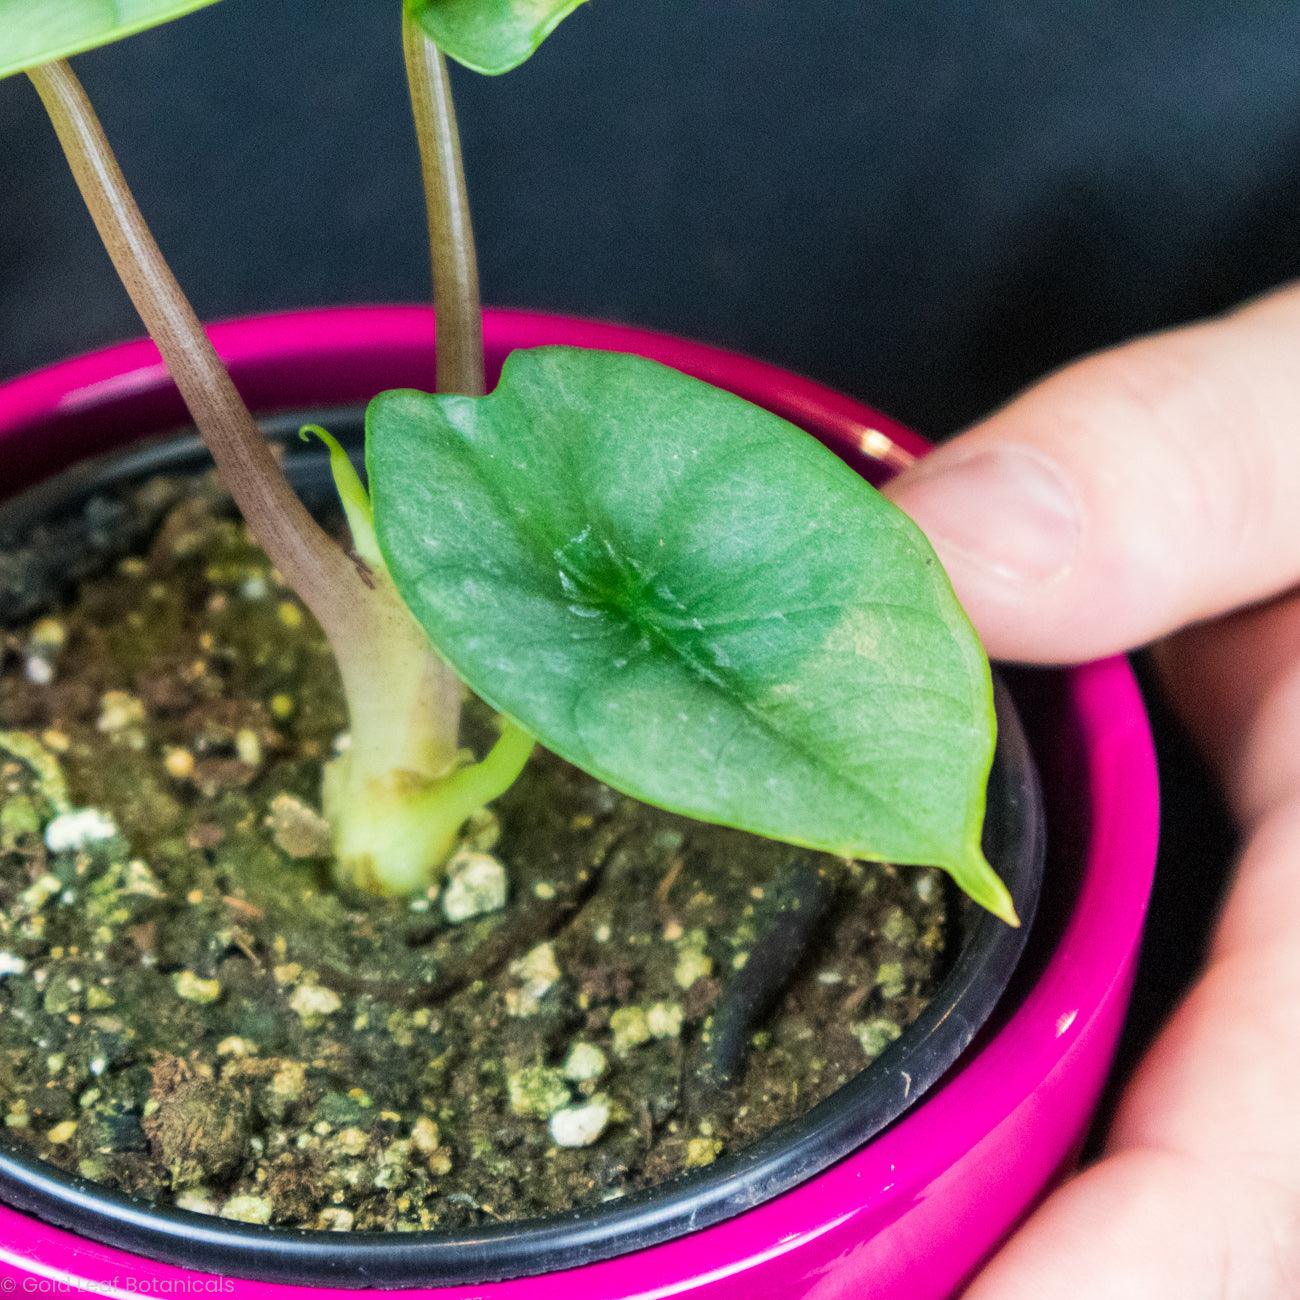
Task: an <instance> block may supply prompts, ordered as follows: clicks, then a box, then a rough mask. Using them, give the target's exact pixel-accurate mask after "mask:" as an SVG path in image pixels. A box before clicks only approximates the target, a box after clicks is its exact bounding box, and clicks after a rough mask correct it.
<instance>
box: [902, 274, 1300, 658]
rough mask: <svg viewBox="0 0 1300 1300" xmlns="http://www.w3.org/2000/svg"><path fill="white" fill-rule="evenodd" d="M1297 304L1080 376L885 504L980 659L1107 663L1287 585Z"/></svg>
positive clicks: (1257, 309) (1136, 349)
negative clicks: (1104, 658) (944, 571)
mask: <svg viewBox="0 0 1300 1300" xmlns="http://www.w3.org/2000/svg"><path fill="white" fill-rule="evenodd" d="M1297 357H1300V288H1295V287H1292V288H1288V289H1287V290H1284V291H1282V292H1280V293H1277V294H1274V295H1272V296H1271V297H1269V298H1266V299H1264V300H1262V301H1260V302H1258V303H1255V304H1253V305H1251V306H1250V307H1248V308H1246V309H1244V310H1242V311H1240V312H1237V313H1235V314H1233V315H1231V316H1227V317H1224V318H1222V319H1219V320H1214V321H1210V322H1207V323H1204V324H1200V325H1195V326H1190V327H1188V328H1185V329H1182V330H1177V331H1174V332H1172V333H1168V334H1164V335H1158V336H1154V337H1151V338H1148V339H1144V340H1142V341H1140V342H1137V343H1132V344H1129V345H1127V346H1125V347H1122V348H1117V349H1115V350H1113V351H1111V352H1106V353H1103V354H1100V355H1098V356H1096V357H1092V358H1089V359H1088V360H1085V361H1082V362H1079V363H1078V364H1076V365H1073V366H1071V367H1069V368H1067V369H1066V370H1064V371H1062V372H1061V373H1059V374H1058V375H1056V376H1054V377H1053V378H1051V379H1048V380H1047V381H1045V382H1044V383H1042V384H1040V385H1039V386H1037V387H1036V388H1033V389H1031V390H1030V391H1029V392H1028V393H1026V394H1025V395H1024V396H1022V397H1020V398H1019V399H1017V400H1016V401H1015V402H1013V403H1012V404H1011V405H1010V406H1009V407H1007V408H1006V409H1005V410H1003V411H1001V412H999V413H998V414H996V415H994V416H993V417H991V418H990V419H989V420H987V421H985V422H984V423H983V424H981V425H980V426H978V427H977V428H975V429H973V430H971V431H970V432H968V433H966V434H964V435H962V436H961V437H959V438H957V439H955V440H953V441H952V442H950V443H948V444H946V445H945V446H943V447H941V448H940V449H939V450H937V451H935V452H934V453H932V454H931V455H930V456H927V457H926V458H925V460H924V461H922V462H921V463H920V464H919V465H917V466H916V467H915V468H913V469H912V470H909V471H908V472H907V473H906V474H904V475H903V476H901V477H900V478H899V479H898V480H897V481H896V482H895V483H894V484H893V485H891V487H890V489H889V491H890V494H891V495H892V496H893V498H894V499H895V500H896V501H897V502H898V504H899V505H900V506H902V507H903V509H904V510H906V511H908V512H909V513H910V514H911V515H912V516H913V517H914V518H915V519H916V521H917V522H918V523H919V524H920V525H921V527H922V528H923V529H924V530H925V531H926V533H927V534H928V535H929V536H930V539H931V540H932V541H933V543H934V544H935V547H936V549H937V550H938V552H939V555H940V557H941V558H942V560H943V561H944V564H945V566H946V567H947V568H948V571H949V573H950V574H951V575H952V578H953V582H954V585H955V586H956V588H957V592H958V595H959V596H960V597H961V599H962V602H963V604H964V605H965V606H966V608H967V610H968V611H969V613H970V614H971V616H972V618H973V620H974V622H975V624H976V626H977V627H978V628H979V630H980V632H981V633H982V635H983V637H984V639H985V642H986V644H987V645H988V647H989V650H990V652H991V653H992V654H994V655H995V656H997V657H1001V658H1009V659H1021V660H1031V661H1037V662H1053V663H1059V662H1068V661H1071V660H1081V659H1088V658H1093V657H1096V656H1098V655H1104V654H1109V653H1112V652H1115V651H1118V650H1124V649H1128V648H1131V647H1133V646H1137V645H1141V644H1144V643H1146V642H1148V641H1151V640H1154V639H1155V638H1157V637H1159V636H1161V635H1163V634H1165V633H1167V632H1169V631H1171V630H1173V629H1175V628H1178V627H1182V626H1185V625H1187V624H1189V623H1193V622H1196V621H1197V620H1200V619H1204V618H1207V617H1209V616H1211V615H1215V614H1220V613H1222V612H1224V611H1225V610H1229V609H1234V608H1237V607H1240V606H1242V605H1245V604H1248V603H1250V602H1253V601H1257V600H1260V599H1263V598H1265V597H1268V596H1271V595H1273V594H1275V593H1277V592H1279V591H1281V590H1284V589H1285V588H1286V587H1288V586H1291V585H1292V584H1294V583H1295V582H1296V581H1297V580H1300V436H1297V432H1296V430H1297V429H1298V428H1300V364H1297Z"/></svg>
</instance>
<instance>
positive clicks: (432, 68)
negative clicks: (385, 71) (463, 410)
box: [402, 5, 485, 397]
mask: <svg viewBox="0 0 1300 1300" xmlns="http://www.w3.org/2000/svg"><path fill="white" fill-rule="evenodd" d="M402 49H403V52H404V53H405V56H406V78H407V83H408V85H409V87H410V91H411V110H412V113H413V114H414V117H415V134H416V139H417V140H418V142H419V146H420V165H421V168H422V170H423V173H424V198H425V207H426V210H427V213H428V220H429V250H430V255H431V258H432V262H433V294H434V306H435V310H436V311H437V316H438V391H439V392H442V393H464V394H465V395H466V396H468V397H481V396H482V395H483V391H484V387H485V384H484V375H483V312H482V307H481V304H480V300H479V284H478V256H477V254H476V252H475V249H474V225H473V221H472V219H471V217H470V209H469V194H468V191H467V190H466V187H465V168H464V164H463V163H462V161H461V155H460V132H459V130H458V128H457V126H456V107H455V104H454V103H453V101H452V95H451V79H450V77H449V76H448V74H447V62H446V60H445V59H444V58H443V57H442V53H441V51H440V50H439V49H438V47H437V46H436V45H434V43H433V42H432V41H431V40H429V38H428V37H427V36H426V35H425V33H424V31H423V29H422V28H421V27H420V25H419V23H417V22H416V21H415V19H414V18H412V17H411V14H410V13H409V12H408V11H407V9H406V6H405V5H403V7H402Z"/></svg>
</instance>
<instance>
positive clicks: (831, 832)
mask: <svg viewBox="0 0 1300 1300" xmlns="http://www.w3.org/2000/svg"><path fill="white" fill-rule="evenodd" d="M207 2H209V0H192V2H191V3H170V4H169V3H162V2H154V3H150V2H149V0H122V2H121V3H118V4H109V5H102V4H95V3H90V0H45V3H43V4H41V5H32V4H26V3H20V0H0V40H2V41H3V42H4V43H3V44H2V45H0V70H4V71H9V72H13V71H27V72H29V74H30V75H31V77H32V80H33V82H34V83H35V85H36V87H37V89H38V91H39V92H40V94H41V97H42V99H43V101H44V102H45V104H46V107H47V109H48V110H49V113H50V116H51V119H52V121H53V122H54V125H55V127H56V130H57V131H58V134H59V138H60V140H61V142H62V143H63V145H64V148H65V151H66V152H67V154H68V157H69V160H70V162H71V164H72V167H73V170H74V173H75V174H76V176H77V179H78V182H79V184H80V186H81V189H82V192H83V194H84V195H85V197H86V201H87V204H88V206H89V208H90V210H91V213H92V215H93V216H94V218H95V220H96V223H97V225H98V227H99V229H100V233H101V235H102V236H103V238H104V242H105V245H106V247H107V248H108V250H109V252H110V254H111V255H112V256H113V259H114V262H115V264H116V265H117V267H118V269H119V271H120V273H121V275H122V278H123V280H124V282H125V283H126V285H127V287H128V289H129V290H130V292H131V295H132V298H133V300H134V301H135V303H136V305H137V307H138V308H139V310H140V313H141V316H142V317H143V318H144V320H145V322H146V324H147V326H148V327H149V329H150V332H151V334H153V336H154V338H155V340H156V341H157V342H158V345H159V347H160V349H161V351H162V353H163V356H164V358H165V359H166V360H167V362H168V364H169V365H170V367H171V369H172V372H173V374H174V375H175V377H176V380H177V383H178V385H179V386H180V388H181V391H182V393H183V394H184V396H185V398H186V400H187V402H188V404H189V406H190V410H191V412H192V413H193V415H194V418H195V422H196V424H197V425H198V427H199V430H200V432H201V433H202V434H203V436H204V437H205V439H206V440H207V442H208V445H209V446H210V447H211V449H212V451H213V454H214V457H215V458H216V460H217V463H218V467H219V468H220V469H221V471H222V473H223V476H224V478H225V480H226V482H227V484H228V486H229V487H230V489H231V491H232V494H233V496H234V497H235V500H236V503H237V504H238V505H239V507H240V509H241V510H242V511H243V512H244V514H245V516H246V517H247V518H248V520H249V523H250V525H251V526H252V528H253V530H254V532H255V533H256V535H257V537H258V538H259V540H260V541H261V542H262V544H263V545H264V546H265V547H266V549H267V551H268V553H269V554H270V555H271V558H272V559H273V560H274V561H275V563H276V564H277V565H278V567H279V568H280V570H281V571H282V572H283V573H284V575H285V577H286V578H287V579H288V581H289V582H290V583H291V584H292V585H293V586H294V588H295V589H296V590H297V591H298V592H299V594H300V595H301V596H302V597H303V599H304V600H305V601H306V603H307V604H308V605H309V607H310V608H311V609H312V611H313V613H315V615H316V616H317V618H318V619H319V621H320V623H321V625H322V627H323V628H324V630H325V633H326V635H327V636H328V637H329V639H330V642H331V644H332V646H333V648H334V650H335V653H336V656H337V658H338V662H339V668H340V672H341V675H342V679H343V684H344V689H345V693H346V695H347V700H348V707H349V714H350V719H351V732H352V744H351V746H350V748H349V749H348V750H347V752H346V753H345V754H344V755H343V756H341V757H340V758H338V759H336V760H335V761H334V762H332V763H331V764H329V765H328V767H327V770H326V773H325V779H324V790H323V802H324V807H325V812H326V814H327V816H328V817H329V819H330V821H331V823H332V825H333V828H334V837H335V847H336V850H337V854H338V859H339V869H340V875H341V877H342V879H344V880H345V881H347V882H348V883H350V884H353V885H356V886H360V887H364V888H371V889H377V890H381V891H385V892H394V893H400V892H406V891H412V890H416V889H419V888H422V887H423V886H424V885H425V884H427V882H428V881H429V879H430V878H431V877H433V876H434V875H435V874H436V872H437V871H438V869H439V868H440V866H441V864H442V863H443V861H445V859H446V857H447V856H448V854H449V853H450V852H451V851H452V849H453V848H454V846H455V843H456V839H457V834H458V831H459V829H460V827H461V825H462V823H463V822H464V820H465V819H466V818H467V817H468V816H469V815H471V814H472V813H473V812H474V811H475V810H476V809H477V808H479V807H481V806H482V805H483V804H484V803H485V802H487V801H489V800H490V799H492V798H494V797H496V795H498V794H499V793H501V791H502V790H504V789H505V788H506V787H507V786H508V785H509V784H510V783H511V781H513V780H514V778H515V777H516V776H517V774H518V773H519V771H520V770H521V769H522V767H523V765H524V763H525V762H526V760H527V757H528V754H529V752H530V750H531V748H532V745H533V737H536V738H537V739H539V740H540V741H541V743H543V744H545V745H546V746H548V747H549V748H551V749H553V750H554V751H555V752H557V753H559V754H560V755H562V756H563V757H565V758H567V759H569V760H570V761H572V762H573V763H575V764H577V765H579V766H581V767H583V768H585V769H586V770H587V771H589V772H591V773H592V774H594V775H595V776H597V777H600V778H602V779H604V780H606V781H608V782H609V783H611V784H612V785H614V786H617V787H618V788H620V789H622V790H625V791H627V792H628V793H630V794H633V795H635V796H637V797H640V798H642V799H645V800H647V801H649V802H653V803H657V804H660V805H663V806H665V807H667V808H670V809H673V810H675V811H678V812H682V813H686V814H689V815H691V816H694V817H697V818H701V819H704V820H708V821H715V822H720V823H723V824H727V825H732V826H737V827H740V828H743V829H745V830H748V831H752V832H754V833H757V834H760V835H766V836H770V837H772V838H776V839H781V840H785V841H788V842H790V843H794V844H799V845H804V846H808V847H811V848H816V849H822V850H826V851H829V852H833V853H838V854H842V855H846V856H852V857H859V858H869V859H887V860H891V861H895V862H899V863H919V864H928V865H935V866H940V867H943V868H945V869H946V870H948V871H949V872H950V873H951V874H952V875H953V877H954V878H955V879H956V881H957V882H958V884H959V885H960V886H961V887H962V888H963V889H965V890H966V891H967V892H968V893H969V894H971V896H972V897H974V898H975V899H976V900H977V901H979V902H980V903H981V904H983V905H984V906H985V907H987V908H989V909H990V910H992V911H994V912H996V913H997V914H998V915H999V916H1002V917H1003V918H1005V919H1006V920H1008V921H1010V922H1012V923H1014V922H1015V911H1014V908H1013V906H1012V902H1011V899H1010V896H1009V895H1008V893H1007V891H1006V889H1005V887H1004V886H1003V884H1002V882H1001V881H1000V880H999V879H998V877H997V875H996V874H995V873H994V871H993V870H992V868H991V867H990V866H989V864H988V863H987V862H986V861H985V859H984V856H983V853H982V851H981V848H980V833H981V827H982V823H983V815H984V798H985V784H986V782H987V778H988V773H989V766H990V763H991V760H992V753H993V744H994V736H995V719H994V713H993V706H992V691H991V684H990V675H989V667H988V662H987V659H986V657H985V655H984V652H983V650H982V649H981V647H980V645H979V642H978V640H977V639H976V637H975V634H974V632H973V630H972V629H971V627H970V624H969V623H968V621H967V620H966V618H965V616H964V614H963V613H962V611H961V609H960V607H959V606H958V604H957V602H956V599H955V597H954V595H953V593H952V590H951V587H950V586H949V584H948V581H947V578H946V577H945V575H944V574H943V572H942V570H941V568H940V567H939V564H938V561H937V560H936V558H935V556H934V553H933V551H932V550H931V549H930V547H929V545H928V544H927V543H926V541H925V539H924V538H923V537H922V535H921V534H920V533H919V531H918V530H917V529H916V528H915V527H914V526H913V525H912V524H911V523H910V521H909V520H907V518H906V517H905V516H903V515H902V514H901V513H900V512H899V511H898V510H897V509H896V508H895V507H893V506H892V505H891V504H890V503H889V502H888V501H886V500H885V498H883V497H882V496H880V495H879V494H878V493H877V492H875V491H874V490H873V489H872V488H870V487H869V486H868V485H867V484H866V483H865V482H863V481H862V480H861V479H860V478H859V477H858V476H857V475H855V474H854V473H853V472H852V471H851V470H849V469H848V468H847V467H846V466H844V465H843V464H842V463H841V462H839V461H838V460H837V459H836V458H835V457H834V456H833V455H831V453H829V452H828V451H826V450H825V449H824V448H822V447H821V446H820V445H819V444H817V443H816V442H815V441H813V440H812V439H811V438H809V437H808V436H807V435H805V434H804V433H802V432H801V431H799V430H798V429H796V428H794V427H793V426H791V425H789V424H787V423H786V422H784V421H782V420H780V419H779V418H777V417H776V416H774V415H771V414H770V413H768V412H766V411H763V410H761V409H759V408H757V407H755V406H753V405H751V404H749V403H747V402H745V401H743V400H741V399H740V398H737V397H735V396H732V395H730V394H727V393H724V392H721V391H720V390H717V389H715V388H712V387H710V386H709V385H707V384H704V383H701V382H699V381H697V380H694V379H690V378H687V377H686V376H684V375H681V374H678V373H676V372H675V371H672V370H668V369H666V368H664V367H662V366H659V365H656V364H653V363H651V362H648V361H644V360H641V359H638V358H635V357H627V356H621V355H617V354H609V353H597V352H588V351H582V350H579V349H542V350H538V351H532V352H520V353H516V354H514V355H513V356H512V357H511V358H510V359H509V360H508V361H507V364H506V367H505V371H504V374H503V376H502V379H501V382H500V384H499V386H498V387H497V389H496V390H495V391H494V392H493V393H492V394H491V395H489V396H483V391H484V383H483V379H484V376H483V349H482V333H481V317H480V311H479V301H478V279H477V269H476V262H475V256H474V244H473V234H472V228H471V223H470V214H469V204H468V200H467V198H466V193H465V183H464V175H463V168H462V163H461V157H460V148H459V140H458V135H457V129H456V119H455V112H454V108H453V105H452V99H451V85H450V81H449V78H448V75H447V69H446V65H445V62H444V60H443V54H442V51H445V52H446V53H447V54H448V55H450V56H451V57H453V58H455V59H457V60H458V61H460V62H461V63H463V64H465V65H466V66H468V67H470V68H474V69H477V70H480V71H484V72H491V73H496V72H503V71H506V70H508V69H509V68H511V67H514V66H516V65H517V64H519V63H521V62H523V61H524V60H525V59H527V58H528V57H529V56H530V55H531V54H532V53H533V51H535V50H536V49H537V47H538V46H539V45H540V43H541V42H542V41H543V40H544V39H545V38H546V36H547V35H548V34H549V33H550V32H551V31H553V30H554V28H555V27H556V25H557V24H558V23H559V22H560V21H561V20H562V19H563V18H564V17H565V16H566V15H568V14H569V13H571V12H572V11H573V10H574V9H576V8H577V7H578V4H579V3H581V0H403V8H402V25H403V42H404V50H405V56H406V66H407V72H408V78H409V82H410V89H411V99H412V106H413V110H414V115H415V122H416V129H417V135H418V138H419V144H420V155H421V162H422V166H423V170H424V177H425V190H426V197H427V201H428V202H427V206H428V217H429V231H430V240H431V250H432V260H433V272H434V282H435V297H436V299H437V306H438V317H439V322H438V357H437V379H438V385H437V386H438V388H439V389H440V390H441V392H440V394H439V395H430V394H426V393H418V392H413V391H401V392H392V393H385V394H382V395H380V396H379V397H377V398H376V399H375V400H374V402H373V403H372V404H371V407H370V410H369V412H368V416H367V463H368V468H369V472H370V478H371V484H372V491H373V500H372V497H371V496H370V495H368V493H367V490H366V488H365V486H364V485H363V484H362V483H361V481H360V479H359V478H358V477H357V475H356V472H355V470H354V469H353V468H352V466H351V464H350V462H349V461H348V459H347V456H346V454H345V453H344V452H343V450H342V449H341V448H340V447H339V446H338V445H337V444H336V443H335V442H334V441H333V440H332V439H331V438H330V437H329V435H328V434H327V433H325V431H324V430H315V431H314V432H315V433H316V434H318V435H319V436H320V437H321V438H322V439H323V440H324V441H325V442H326V443H327V445H328V446H329V449H330V456H331V463H332V465H333V467H334V472H335V478H336V482H337V483H338V486H339V492H340V496H341V498H342V500H343V504H344V507H345V511H346V513H347V516H348V521H349V524H350V527H351V531H352V541H353V550H352V553H351V554H348V553H345V552H344V551H343V550H342V549H341V548H339V547H338V546H337V545H336V544H335V543H334V542H333V541H332V540H330V539H329V538H328V537H326V535H325V534H324V533H323V532H322V531H321V529H320V528H319V526H318V525H317V524H316V523H315V522H314V521H313V520H312V519H311V517H310V516H309V515H308V514H307V512H306V511H305V510H304V509H303V507H302V505H301V503H300V502H299V501H298V499H297V498H296V496H294V494H293V492H292V490H291V489H290V488H289V485H288V483H287V481H286V480H285V479H284V476H283V473H282V472H281V470H280V468H279V466H278V464H277V463H276V461H275V459H274V457H273V456H272V455H271V454H270V452H269V451H268V449H267V447H266V445H265V443H264V442H263V440H262V438H261V436H260V434H259V433H258V431H257V429H256V426H255V424H254V422H253V420H252V418H251V416H250V415H249V413H248V411H247V410H246V409H245V408H244V406H243V403H242V402H241V401H240V400H239V397H238V395H237V394H236V393H235V390H234V386H233V384H231V382H230V379H229V376H228V375H227V374H226V372H225V370H224V368H223V367H222V366H221V363H220V361H219V360H218V358H217V357H216V354H215V353H214V352H213V350H212V348H211V346H210V345H209V344H208V342H207V340H206V337H205V336H204V334H203V331H202V328H201V326H200V325H199V322H198V320H197V318H196V317H195V316H194V313H193V312H192V311H191V310H190V308H189V304H188V303H187V302H186V301H185V298H184V296H183V295H182V294H181V291H180V289H179V286H177V284H176V282H175V280H174V279H173V278H172V276H171V273H170V271H169V270H168V269H167V267H166V264H165V262H164V261H163V259H162V255H161V253H160V252H159V251H158V249H157V246H156V245H155V244H154V242H153V239H152V237H151V236H150V234H149V232H148V229H147V227H146V226H145V223H144V220H143V218H142V217H141V215H140V213H139V210H138V209H137V208H136V206H135V203H134V200H133V199H132V198H131V195H130V192H129V190H128V189H127V186H126V182H125V180H124V179H123V177H122V175H121V172H120V170H119V169H118V168H117V164H116V161H115V160H114V158H113V155H112V152H111V150H110V149H109V146H108V144H107V141H106V140H105V139H104V137H103V133H102V131H101V130H100V127H99V124H98V122H97V121H96V119H95V116H94V113H93V110H92V109H91V108H90V105H89V103H88V101H87V100H86V98H85V95H84V92H83V91H82V90H81V88H80V86H79V84H78V83H77V81H76V78H75V77H74V76H73V74H72V72H71V70H70V69H69V68H68V67H67V66H66V64H63V63H61V62H53V63H50V62H48V61H49V60H51V59H56V58H59V57H61V56H62V55H64V54H67V53H70V52H73V51H75V50H77V49H82V48H88V47H90V46H91V45H95V44H100V43H102V42H104V41H106V40H110V39H113V38H115V37H116V36H118V35H125V34H128V33H129V32H131V31H135V30H138V29H140V28H142V27H144V26H148V25H150V24H152V23H155V22H162V21H164V20H166V19H167V18H170V17H173V16H176V15H178V14H180V13H183V12H187V11H189V10H191V9H196V8H199V7H201V5H202V4H203V3H207ZM433 647H436V653H435V650H434V649H433ZM444 659H445V661H446V662H445V663H444ZM446 664H450V665H451V666H452V667H454V669H455V670H456V673H457V674H459V678H460V679H463V681H464V682H466V683H468V684H469V685H470V686H471V687H472V688H473V689H474V690H476V691H477V692H478V693H479V694H480V695H481V696H482V697H483V698H484V699H485V700H486V701H488V702H489V703H490V704H491V705H492V706H493V707H495V708H496V709H498V710H499V711H500V713H501V715H502V717H501V722H502V735H501V739H500V740H499V741H498V742H497V743H496V744H495V745H494V746H493V747H492V748H491V750H490V751H489V752H488V754H487V755H486V756H484V757H483V758H482V760H480V761H479V762H476V763H467V762H466V761H465V759H464V756H463V754H462V753H461V751H460V750H459V748H458V719H459V712H460V693H461V691H462V689H463V688H462V686H461V684H460V680H458V679H457V677H456V676H454V675H453V674H452V673H451V672H450V671H449V669H448V668H447V666H446Z"/></svg>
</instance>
